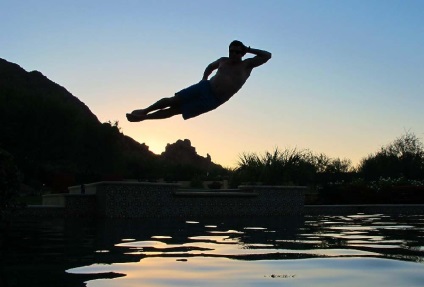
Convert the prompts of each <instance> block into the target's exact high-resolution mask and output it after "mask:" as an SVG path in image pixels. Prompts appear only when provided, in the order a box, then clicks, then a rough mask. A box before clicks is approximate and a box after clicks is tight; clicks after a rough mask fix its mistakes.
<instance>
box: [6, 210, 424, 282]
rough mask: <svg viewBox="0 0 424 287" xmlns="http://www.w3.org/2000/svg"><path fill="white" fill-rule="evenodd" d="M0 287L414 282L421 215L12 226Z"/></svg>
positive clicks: (420, 276)
mask: <svg viewBox="0 0 424 287" xmlns="http://www.w3.org/2000/svg"><path fill="white" fill-rule="evenodd" d="M0 251H1V259H0V262H1V269H0V276H1V280H0V286H5V287H8V286H99V287H105V286H326V287H328V286H361V287H364V286H378V285H383V284H384V286H385V287H388V286H423V285H424V215H415V216H414V215H404V216H402V215H397V216H394V215H384V214H352V215H343V216H329V215H328V216H324V215H323V216H307V215H306V216H297V217H296V216H292V217H275V218H200V219H199V218H197V219H193V218H188V219H130V220H124V219H121V220H111V219H108V220H92V219H78V220H60V219H54V220H46V219H44V220H21V221H19V222H14V224H13V225H11V226H10V227H9V228H8V229H7V231H6V232H4V234H3V237H2V244H1V249H0Z"/></svg>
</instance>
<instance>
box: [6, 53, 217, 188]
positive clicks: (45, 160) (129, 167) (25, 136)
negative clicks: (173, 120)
mask: <svg viewBox="0 0 424 287" xmlns="http://www.w3.org/2000/svg"><path fill="white" fill-rule="evenodd" d="M0 148H2V149H4V150H6V151H8V152H9V153H11V154H12V155H13V156H14V158H15V162H16V163H17V165H18V167H19V169H20V170H21V172H22V173H23V180H24V181H25V182H26V183H28V184H29V185H32V186H42V185H44V184H47V185H51V186H54V185H57V184H56V183H55V182H56V181H60V182H61V184H58V185H61V186H64V185H65V184H68V185H69V184H72V183H80V182H88V181H93V180H101V179H123V178H138V179H155V178H162V177H165V174H167V175H168V176H169V174H170V173H173V171H172V170H174V171H175V170H176V168H175V166H182V165H184V166H187V165H188V166H191V168H190V169H191V170H197V169H198V170H201V171H202V172H204V171H208V170H210V169H222V167H221V166H219V165H216V164H214V163H213V162H212V161H211V159H210V157H207V158H203V157H201V156H199V155H198V154H197V153H196V151H195V148H193V147H191V143H190V141H188V140H184V141H177V142H176V143H175V144H171V145H168V146H167V149H166V151H165V152H164V153H163V154H162V155H156V154H154V153H153V152H151V151H150V150H149V147H148V146H147V145H145V144H140V143H138V142H137V141H135V140H134V139H132V138H130V137H128V136H126V135H124V134H122V133H121V131H120V129H119V126H118V125H117V123H110V122H108V123H101V122H100V121H99V120H98V118H97V117H96V116H95V115H94V114H93V113H92V112H91V111H90V109H89V107H87V106H86V105H85V104H84V103H83V102H81V101H80V100H79V99H78V98H77V97H75V96H73V95H72V94H71V93H70V92H68V91H67V90H66V89H65V88H64V87H62V86H60V85H58V84H56V83H54V82H52V81H51V80H49V79H48V78H47V77H45V76H44V75H43V74H42V73H40V72H38V71H32V72H27V71H25V70H24V69H23V68H21V67H20V66H19V65H17V64H14V63H10V62H8V61H6V60H4V59H1V58H0ZM170 167H172V168H170ZM166 168H170V170H171V171H170V170H165V169H166ZM185 176H186V177H187V176H189V175H187V174H186V175H185ZM170 177H172V178H175V177H176V175H175V172H174V174H173V175H171V176H170Z"/></svg>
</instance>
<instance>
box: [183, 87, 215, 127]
mask: <svg viewBox="0 0 424 287" xmlns="http://www.w3.org/2000/svg"><path fill="white" fill-rule="evenodd" d="M175 96H176V97H178V98H179V99H180V101H181V112H182V116H183V118H184V119H185V120H187V119H190V118H193V117H197V116H198V115H200V114H203V113H206V112H209V111H211V110H214V109H216V108H217V107H218V106H220V105H221V104H222V103H221V102H220V101H219V100H218V98H217V97H216V96H215V94H214V93H213V91H212V87H211V84H210V82H209V81H208V80H202V81H200V82H199V83H197V84H194V85H192V86H190V87H188V88H186V89H183V90H181V91H179V92H178V93H176V94H175Z"/></svg>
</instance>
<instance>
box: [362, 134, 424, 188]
mask: <svg viewBox="0 0 424 287" xmlns="http://www.w3.org/2000/svg"><path fill="white" fill-rule="evenodd" d="M359 172H360V173H361V175H362V176H363V177H364V178H365V179H366V180H377V179H379V178H380V177H384V178H399V177H404V178H406V179H413V180H422V179H424V146H423V144H422V142H421V141H420V139H419V138H418V137H417V136H416V135H415V134H413V133H411V132H406V133H405V134H404V135H402V136H400V137H398V138H396V139H395V140H394V141H393V142H392V143H390V144H388V145H387V146H383V147H381V149H380V151H378V152H377V153H375V154H371V155H369V156H368V157H366V158H365V159H363V160H362V161H361V163H360V166H359Z"/></svg>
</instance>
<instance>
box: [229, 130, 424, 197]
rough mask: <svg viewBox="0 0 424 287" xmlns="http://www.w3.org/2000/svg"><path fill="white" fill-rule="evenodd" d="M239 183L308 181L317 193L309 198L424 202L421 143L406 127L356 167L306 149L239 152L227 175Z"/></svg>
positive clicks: (304, 182)
mask: <svg viewBox="0 0 424 287" xmlns="http://www.w3.org/2000/svg"><path fill="white" fill-rule="evenodd" d="M242 183H244V184H246V183H247V184H264V185H267V184H269V185H307V186H310V187H311V188H312V189H313V190H316V191H317V192H318V196H317V197H316V198H314V200H312V202H309V203H340V204H341V203H424V148H423V144H422V143H421V141H420V140H419V139H418V138H417V137H416V136H415V134H413V133H410V132H407V133H406V134H404V135H402V136H400V137H399V138H397V139H395V140H394V141H393V142H392V143H390V144H388V145H387V146H384V147H382V148H381V149H380V150H379V151H378V152H376V153H374V154H370V155H368V156H367V157H366V158H364V159H363V160H362V161H361V163H360V164H359V166H358V167H356V168H355V167H353V166H352V164H351V161H350V160H347V159H343V160H342V159H339V158H336V159H331V158H329V157H327V156H326V155H324V154H319V155H315V154H313V153H312V152H310V151H309V150H296V149H293V150H290V149H286V150H284V151H280V150H278V149H276V150H275V151H274V152H273V153H270V152H266V153H265V155H263V156H260V155H257V154H254V153H244V154H242V155H241V156H240V160H239V164H238V167H237V168H236V169H235V170H234V172H233V174H232V177H231V185H232V186H233V187H235V186H237V185H239V184H242Z"/></svg>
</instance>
